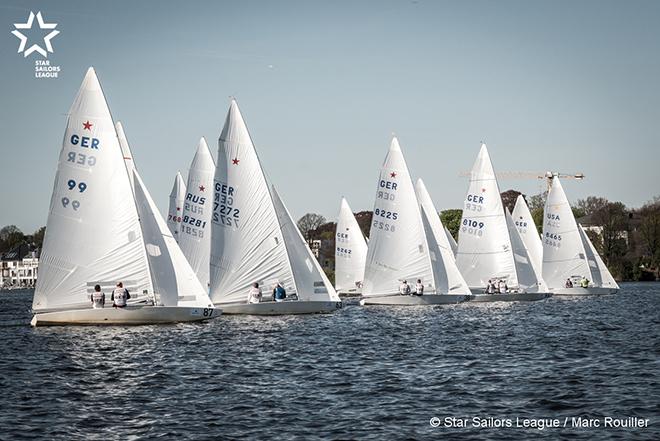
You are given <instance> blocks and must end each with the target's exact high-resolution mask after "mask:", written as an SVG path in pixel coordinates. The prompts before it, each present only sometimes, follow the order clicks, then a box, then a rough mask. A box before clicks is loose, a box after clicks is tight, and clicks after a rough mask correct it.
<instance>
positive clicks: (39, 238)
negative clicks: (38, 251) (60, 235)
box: [32, 227, 46, 248]
mask: <svg viewBox="0 0 660 441" xmlns="http://www.w3.org/2000/svg"><path fill="white" fill-rule="evenodd" d="M45 235H46V227H41V228H39V229H38V230H37V231H35V232H34V234H33V235H32V243H33V244H34V246H35V247H37V248H41V247H42V246H43V243H44V236H45Z"/></svg>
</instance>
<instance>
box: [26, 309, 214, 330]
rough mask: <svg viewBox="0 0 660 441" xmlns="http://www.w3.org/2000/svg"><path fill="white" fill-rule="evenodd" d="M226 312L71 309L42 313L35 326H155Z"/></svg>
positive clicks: (201, 318) (34, 319) (204, 317)
mask: <svg viewBox="0 0 660 441" xmlns="http://www.w3.org/2000/svg"><path fill="white" fill-rule="evenodd" d="M220 314H222V310H220V309H215V308H195V307H184V306H128V307H126V308H113V307H112V306H109V307H105V308H101V309H91V308H90V309H71V310H65V311H54V312H38V313H36V314H35V315H34V317H33V318H32V321H31V322H30V324H31V325H32V326H57V325H60V326H63V325H154V324H163V323H179V322H198V321H202V320H209V319H212V318H217V317H219V316H220Z"/></svg>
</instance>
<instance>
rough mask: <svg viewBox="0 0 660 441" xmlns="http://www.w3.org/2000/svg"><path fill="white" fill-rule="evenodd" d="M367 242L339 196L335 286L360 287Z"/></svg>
mask: <svg viewBox="0 0 660 441" xmlns="http://www.w3.org/2000/svg"><path fill="white" fill-rule="evenodd" d="M366 258H367V242H366V241H365V240H364V236H363V235H362V230H360V225H358V223H357V220H356V219H355V216H354V215H353V211H351V207H350V206H349V205H348V202H347V201H346V199H345V198H341V205H340V207H339V217H338V220H337V229H336V231H335V288H336V289H337V291H346V292H347V291H352V290H358V289H360V288H361V287H362V280H363V279H364V265H365V262H366Z"/></svg>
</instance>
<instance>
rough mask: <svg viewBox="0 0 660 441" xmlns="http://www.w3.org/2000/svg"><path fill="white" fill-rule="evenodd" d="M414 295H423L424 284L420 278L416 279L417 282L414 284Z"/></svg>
mask: <svg viewBox="0 0 660 441" xmlns="http://www.w3.org/2000/svg"><path fill="white" fill-rule="evenodd" d="M415 295H417V296H422V295H424V284H423V283H422V279H417V283H416V284H415Z"/></svg>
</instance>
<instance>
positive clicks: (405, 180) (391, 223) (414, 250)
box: [362, 137, 435, 296]
mask: <svg viewBox="0 0 660 441" xmlns="http://www.w3.org/2000/svg"><path fill="white" fill-rule="evenodd" d="M403 279H405V280H411V281H412V280H417V279H421V280H422V283H423V284H424V285H425V286H427V287H429V288H428V289H425V293H426V292H428V293H433V292H435V281H434V280H433V271H432V269H431V260H430V256H429V250H428V245H427V243H426V235H425V231H424V227H423V225H422V218H421V213H420V208H419V204H418V203H417V197H416V196H415V189H414V187H413V183H412V180H411V178H410V173H409V171H408V166H407V165H406V161H405V159H404V157H403V153H402V152H401V147H400V146H399V141H398V140H397V138H396V137H395V138H393V139H392V144H391V145H390V149H389V151H388V153H387V156H386V157H385V161H384V162H383V166H382V168H381V171H380V175H379V178H378V186H377V189H376V201H375V204H374V214H373V220H372V223H371V229H370V233H369V249H368V251H367V261H366V265H365V271H364V286H363V288H362V295H363V296H378V295H389V294H396V293H398V288H399V284H400V281H401V280H403Z"/></svg>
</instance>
